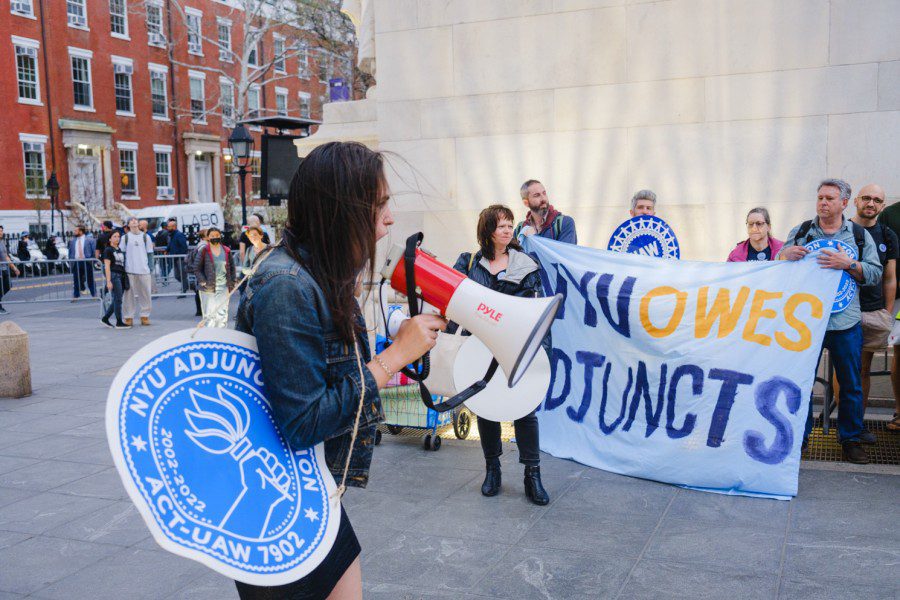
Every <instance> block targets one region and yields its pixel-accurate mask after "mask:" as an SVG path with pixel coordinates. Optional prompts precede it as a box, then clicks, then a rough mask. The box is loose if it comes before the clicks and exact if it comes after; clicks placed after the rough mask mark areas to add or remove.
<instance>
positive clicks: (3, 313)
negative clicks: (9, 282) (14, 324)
mask: <svg viewBox="0 0 900 600" xmlns="http://www.w3.org/2000/svg"><path fill="white" fill-rule="evenodd" d="M8 314H9V311H8V310H6V309H5V308H3V307H2V306H0V315H8Z"/></svg>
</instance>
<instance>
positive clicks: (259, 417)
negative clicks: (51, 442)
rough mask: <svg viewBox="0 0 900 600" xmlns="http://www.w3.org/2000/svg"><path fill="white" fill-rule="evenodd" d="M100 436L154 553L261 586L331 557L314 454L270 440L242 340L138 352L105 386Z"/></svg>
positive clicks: (253, 355) (198, 338)
mask: <svg viewBox="0 0 900 600" xmlns="http://www.w3.org/2000/svg"><path fill="white" fill-rule="evenodd" d="M106 432H107V439H108V441H109V446H110V450H111V452H112V455H113V459H114V461H115V464H116V468H117V469H118V471H119V475H120V476H121V478H122V482H123V484H124V485H125V489H126V490H127V491H128V495H129V496H130V497H131V500H132V501H133V502H134V503H135V505H136V506H137V508H138V510H139V511H140V513H141V516H142V517H143V519H144V522H145V523H146V524H147V526H148V527H149V529H150V531H151V532H152V534H153V537H154V539H155V540H156V541H157V543H159V544H160V545H161V546H162V547H163V548H165V549H166V550H168V551H170V552H173V553H175V554H178V555H180V556H184V557H187V558H190V559H192V560H196V561H199V562H201V563H203V564H204V565H206V566H208V567H210V568H212V569H214V570H216V571H218V572H219V573H222V574H223V575H226V576H228V577H231V578H233V579H237V580H239V581H243V582H246V583H250V584H254V585H265V586H273V585H282V584H285V583H290V582H292V581H296V580H297V579H299V578H301V577H303V576H304V575H306V574H307V573H309V572H310V571H311V570H312V569H314V568H315V567H316V566H317V565H318V564H319V563H320V562H321V561H322V559H324V558H325V556H326V555H327V554H328V552H329V550H330V549H331V546H332V545H333V543H334V539H335V536H336V534H337V529H338V525H339V522H340V510H341V507H340V502H339V501H338V499H337V495H336V486H335V483H334V479H333V478H332V476H331V473H330V472H329V471H328V469H327V468H326V466H325V457H324V454H325V453H324V449H323V445H322V444H318V445H317V446H315V447H314V448H303V449H294V448H291V447H290V446H289V445H288V443H287V441H286V440H285V439H284V437H283V436H282V435H281V432H280V431H279V429H278V427H277V426H276V424H275V421H274V419H273V416H272V407H271V406H270V405H269V402H268V400H267V399H266V390H265V386H264V384H263V380H262V376H261V370H260V362H259V354H258V352H257V348H256V340H255V339H254V338H253V337H252V336H250V335H247V334H244V333H240V332H237V331H234V330H229V329H219V328H203V329H200V330H197V331H196V332H195V330H184V331H178V332H176V333H173V334H170V335H167V336H165V337H162V338H160V339H158V340H155V341H154V342H152V343H150V344H148V345H147V346H145V347H143V348H142V349H140V350H139V351H138V352H136V353H135V354H134V356H132V357H131V358H130V359H129V360H128V361H127V362H126V363H125V365H124V366H123V367H122V368H121V369H120V370H119V373H118V374H117V375H116V378H115V380H114V381H113V384H112V387H111V388H110V391H109V396H108V399H107V405H106Z"/></svg>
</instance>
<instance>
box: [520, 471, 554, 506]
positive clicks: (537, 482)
mask: <svg viewBox="0 0 900 600" xmlns="http://www.w3.org/2000/svg"><path fill="white" fill-rule="evenodd" d="M525 495H526V496H528V499H529V500H531V501H532V502H534V503H535V504H537V505H538V506H544V505H546V504H547V503H549V502H550V496H548V495H547V490H545V489H544V486H543V484H541V468H540V467H525Z"/></svg>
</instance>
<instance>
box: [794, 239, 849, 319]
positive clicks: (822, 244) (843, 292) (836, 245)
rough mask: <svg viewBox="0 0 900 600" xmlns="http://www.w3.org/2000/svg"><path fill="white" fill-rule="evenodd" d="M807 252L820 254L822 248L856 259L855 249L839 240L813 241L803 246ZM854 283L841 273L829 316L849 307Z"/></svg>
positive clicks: (844, 273)
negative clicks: (844, 253)
mask: <svg viewBox="0 0 900 600" xmlns="http://www.w3.org/2000/svg"><path fill="white" fill-rule="evenodd" d="M804 248H806V249H807V250H809V253H810V254H815V253H817V252H820V251H821V250H822V249H823V248H827V249H829V250H832V251H834V252H840V251H841V250H843V251H844V252H846V253H847V254H849V255H850V258H852V259H853V260H856V259H857V258H858V257H857V256H856V248H854V247H853V246H851V245H850V244H848V243H847V242H842V241H841V240H828V239H820V240H813V241H811V242H810V243H808V244H806V246H804ZM856 288H857V285H856V281H855V280H854V279H853V277H851V276H850V274H849V273H848V272H847V271H844V272H843V273H841V283H840V285H838V291H837V294H835V296H834V304H832V306H831V314H834V313H839V312H841V311H842V310H844V309H846V308H847V307H848V306H850V303H851V302H853V298H855V297H856Z"/></svg>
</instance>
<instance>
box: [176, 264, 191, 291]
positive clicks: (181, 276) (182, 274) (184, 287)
mask: <svg viewBox="0 0 900 600" xmlns="http://www.w3.org/2000/svg"><path fill="white" fill-rule="evenodd" d="M174 267H175V279H177V280H178V282H179V283H181V293H182V294H186V293H187V291H188V278H187V269H185V268H184V257H182V256H178V257H176V258H175V265H174Z"/></svg>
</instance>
